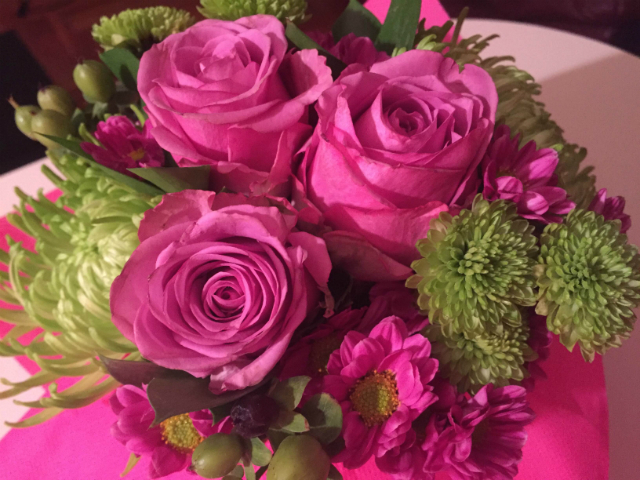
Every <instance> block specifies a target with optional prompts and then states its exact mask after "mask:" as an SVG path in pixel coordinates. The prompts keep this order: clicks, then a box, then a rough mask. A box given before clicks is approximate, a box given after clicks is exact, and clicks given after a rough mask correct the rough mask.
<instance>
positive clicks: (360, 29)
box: [332, 0, 382, 42]
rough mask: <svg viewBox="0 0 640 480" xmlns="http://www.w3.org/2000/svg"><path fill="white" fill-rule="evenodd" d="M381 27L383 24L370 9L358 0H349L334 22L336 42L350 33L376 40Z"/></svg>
mask: <svg viewBox="0 0 640 480" xmlns="http://www.w3.org/2000/svg"><path fill="white" fill-rule="evenodd" d="M381 28H382V24H381V23H380V21H379V20H378V18H377V17H376V16H375V15H374V14H373V13H371V11H370V10H368V9H367V8H366V7H365V6H364V5H362V4H361V3H360V2H359V1H358V0H349V5H347V8H346V9H345V11H344V12H343V13H342V15H340V17H338V19H337V20H336V21H335V23H334V24H333V28H332V33H333V39H334V40H335V41H336V42H337V41H339V40H340V39H341V38H342V37H345V36H347V35H348V34H350V33H353V34H354V35H355V36H357V37H369V38H370V39H371V40H373V41H375V39H376V38H378V35H379V34H380V29H381Z"/></svg>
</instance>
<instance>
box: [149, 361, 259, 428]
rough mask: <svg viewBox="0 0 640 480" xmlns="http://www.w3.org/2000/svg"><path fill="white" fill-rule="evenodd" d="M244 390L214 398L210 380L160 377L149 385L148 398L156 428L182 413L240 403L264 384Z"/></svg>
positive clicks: (190, 377)
mask: <svg viewBox="0 0 640 480" xmlns="http://www.w3.org/2000/svg"><path fill="white" fill-rule="evenodd" d="M183 373H184V372H183ZM266 381H267V380H266V379H265V380H263V381H262V382H261V383H259V384H257V385H254V386H252V387H249V388H245V389H244V390H234V391H230V392H225V393H221V394H220V395H215V394H214V393H212V392H211V391H210V390H209V380H208V379H206V378H196V377H192V376H191V375H189V376H187V377H184V376H182V377H175V378H164V377H157V378H154V379H153V380H151V382H149V386H148V387H147V397H148V398H149V403H151V406H152V407H153V410H154V412H155V413H156V417H155V420H154V421H153V425H158V424H159V423H161V422H163V421H165V420H166V419H168V418H171V417H175V416H176V415H180V414H182V413H189V412H195V411H198V410H204V409H205V408H209V409H211V408H215V407H219V406H220V405H224V404H226V403H229V402H233V401H235V400H238V399H239V398H242V397H244V396H245V395H247V394H248V393H251V392H253V391H254V390H256V389H258V388H260V387H261V386H262V385H263V384H264V382H266Z"/></svg>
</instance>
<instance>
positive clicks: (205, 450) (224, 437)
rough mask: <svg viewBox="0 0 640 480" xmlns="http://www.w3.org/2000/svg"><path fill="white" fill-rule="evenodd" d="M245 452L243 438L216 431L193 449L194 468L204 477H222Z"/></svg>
mask: <svg viewBox="0 0 640 480" xmlns="http://www.w3.org/2000/svg"><path fill="white" fill-rule="evenodd" d="M243 453H244V445H243V442H242V438H241V437H239V436H238V435H235V434H229V435H228V434H226V433H216V434H214V435H211V436H210V437H207V438H205V439H204V440H203V441H202V443H201V444H200V445H198V446H197V447H196V449H195V450H194V451H193V456H192V457H191V463H192V466H193V470H194V471H195V472H196V473H197V474H198V475H200V476H201V477H203V478H220V477H224V476H225V475H227V474H228V473H230V472H231V471H232V470H233V469H234V468H235V467H236V465H237V464H238V462H239V461H240V458H241V457H242V454H243Z"/></svg>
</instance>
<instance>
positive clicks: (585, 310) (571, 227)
mask: <svg viewBox="0 0 640 480" xmlns="http://www.w3.org/2000/svg"><path fill="white" fill-rule="evenodd" d="M540 242H541V249H540V257H539V265H538V266H537V267H536V276H537V277H538V285H539V287H540V300H539V303H538V305H537V307H536V312H537V313H539V314H540V315H546V316H547V327H548V328H549V330H550V331H551V332H553V333H555V334H557V335H560V341H561V342H562V344H563V345H565V346H566V347H567V348H568V349H569V350H572V349H573V347H574V346H575V345H576V343H577V344H579V346H580V350H581V351H582V355H583V356H584V358H585V359H586V360H588V361H592V360H593V358H594V355H595V354H596V353H600V354H602V353H604V352H605V351H606V350H607V349H608V348H610V347H614V346H619V345H620V342H621V340H622V339H624V338H626V337H628V336H629V334H630V333H631V330H632V329H633V324H634V322H635V319H636V316H635V314H634V313H633V309H634V308H635V307H637V306H638V305H639V304H640V255H638V250H637V248H636V247H635V246H632V245H629V244H628V243H627V236H626V235H623V234H621V233H620V222H619V221H617V220H615V221H606V220H605V219H604V217H602V216H601V215H597V214H596V213H594V212H590V211H586V210H573V211H572V212H571V213H569V215H568V216H567V219H566V221H565V223H564V224H551V225H548V226H547V227H546V228H545V230H544V233H543V234H542V236H541V237H540Z"/></svg>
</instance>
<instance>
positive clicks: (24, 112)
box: [14, 105, 40, 140]
mask: <svg viewBox="0 0 640 480" xmlns="http://www.w3.org/2000/svg"><path fill="white" fill-rule="evenodd" d="M39 112H40V109H39V108H38V107H36V106H35V105H22V106H17V105H16V109H15V113H14V118H15V121H16V126H17V127H18V130H20V131H21V132H22V133H24V134H25V135H26V136H27V137H29V138H30V139H31V140H35V138H34V136H33V130H32V128H31V123H32V121H33V118H34V117H35V116H36V115H37V114H38V113H39Z"/></svg>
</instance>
